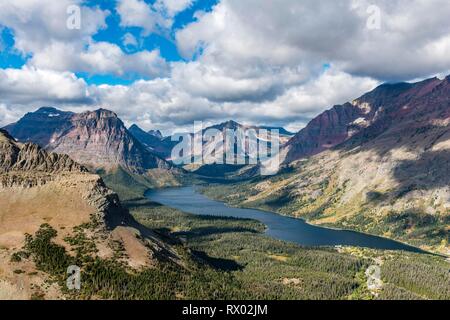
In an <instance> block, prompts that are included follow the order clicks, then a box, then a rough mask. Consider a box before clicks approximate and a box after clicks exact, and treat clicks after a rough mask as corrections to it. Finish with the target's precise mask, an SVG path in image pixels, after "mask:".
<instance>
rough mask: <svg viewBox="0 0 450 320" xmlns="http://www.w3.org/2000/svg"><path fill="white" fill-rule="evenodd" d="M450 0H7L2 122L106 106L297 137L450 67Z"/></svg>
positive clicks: (171, 120) (161, 124)
mask: <svg viewBox="0 0 450 320" xmlns="http://www.w3.org/2000/svg"><path fill="white" fill-rule="evenodd" d="M449 16H450V2H449V1H448V0H335V1H329V0H302V1H299V0H277V1H271V0H145V1H144V0H116V1H111V0H85V1H83V0H20V1H17V0H2V1H1V2H0V126H3V125H6V124H9V123H11V122H14V121H17V120H18V119H19V118H20V117H21V116H23V115H24V114H25V113H26V112H31V111H34V110H36V109H38V108H39V107H41V106H54V107H57V108H60V109H63V110H71V111H75V112H79V111H85V110H94V109H98V108H106V109H110V110H113V111H115V112H116V113H117V114H118V115H119V116H120V117H121V118H122V119H123V120H124V121H125V123H126V124H127V125H131V124H132V123H136V124H138V125H139V126H141V127H142V128H144V129H146V130H150V129H160V130H163V131H164V132H166V133H170V132H171V131H173V130H175V128H187V127H189V126H192V124H193V122H194V121H198V120H202V121H205V122H207V123H217V122H221V121H225V120H229V119H233V120H236V121H239V122H242V123H248V124H250V123H251V124H259V125H274V126H275V125H276V126H284V127H286V128H287V129H289V130H292V131H297V130H299V129H300V128H302V127H303V126H305V124H306V123H307V122H308V121H309V120H310V119H312V118H313V117H314V116H316V115H318V114H319V113H321V112H322V111H324V110H326V109H329V108H330V107H332V106H333V105H336V104H342V103H345V102H347V101H352V100H353V99H355V98H357V97H359V96H360V95H362V94H363V93H365V92H367V91H370V90H372V89H373V88H375V87H376V86H377V85H379V84H381V83H383V82H400V81H415V80H419V79H424V78H428V77H432V76H439V77H443V76H445V75H447V74H450V54H449V52H450V23H448V17H449Z"/></svg>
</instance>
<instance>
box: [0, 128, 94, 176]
mask: <svg viewBox="0 0 450 320" xmlns="http://www.w3.org/2000/svg"><path fill="white" fill-rule="evenodd" d="M14 171H20V172H22V173H24V172H45V173H48V174H52V173H61V172H86V171H87V170H86V169H85V168H84V167H83V166H81V165H79V164H78V163H76V162H75V161H73V160H72V159H71V158H70V157H69V156H67V155H60V154H56V153H48V152H47V151H45V150H43V149H42V148H41V147H39V146H38V145H35V144H32V143H25V144H21V143H18V142H16V141H15V140H14V139H13V137H12V136H10V135H9V133H8V132H6V131H5V130H2V129H0V173H1V172H14Z"/></svg>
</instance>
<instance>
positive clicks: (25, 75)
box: [0, 67, 88, 104]
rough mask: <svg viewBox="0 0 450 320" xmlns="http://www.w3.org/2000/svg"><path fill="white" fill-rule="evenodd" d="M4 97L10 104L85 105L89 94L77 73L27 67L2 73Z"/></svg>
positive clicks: (0, 87) (1, 92)
mask: <svg viewBox="0 0 450 320" xmlns="http://www.w3.org/2000/svg"><path fill="white" fill-rule="evenodd" d="M0 96H1V97H2V101H3V102H7V103H10V104H28V103H36V102H37V101H41V102H43V101H45V102H50V103H67V102H73V103H81V102H86V101H87V99H88V92H87V85H86V82H85V81H84V80H83V79H79V78H77V77H76V76H75V75H74V74H73V73H70V72H63V73H60V72H55V71H52V70H42V69H36V68H29V67H23V68H22V69H0Z"/></svg>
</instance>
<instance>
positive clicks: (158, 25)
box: [117, 0, 193, 35]
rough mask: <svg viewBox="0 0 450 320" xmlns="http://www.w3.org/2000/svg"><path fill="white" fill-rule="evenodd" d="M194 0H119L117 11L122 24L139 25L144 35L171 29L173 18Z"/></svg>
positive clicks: (127, 25)
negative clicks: (154, 0) (147, 0)
mask: <svg viewBox="0 0 450 320" xmlns="http://www.w3.org/2000/svg"><path fill="white" fill-rule="evenodd" d="M192 2H193V0H157V1H156V2H155V3H153V4H148V3H146V2H145V1H143V0H119V2H118V5H117V12H118V13H119V15H120V19H121V25H122V26H124V27H139V28H142V29H143V31H144V35H149V34H150V33H152V32H161V31H165V30H167V29H169V28H170V27H171V26H172V24H173V18H174V17H175V16H176V15H177V14H178V13H179V12H181V11H183V10H185V9H186V8H188V7H189V6H190V5H191V4H192Z"/></svg>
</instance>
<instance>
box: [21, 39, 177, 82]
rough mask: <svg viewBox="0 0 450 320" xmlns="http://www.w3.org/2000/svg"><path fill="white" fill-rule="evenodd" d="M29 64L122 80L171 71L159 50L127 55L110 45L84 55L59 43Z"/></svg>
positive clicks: (96, 45) (94, 47)
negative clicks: (133, 76)
mask: <svg viewBox="0 0 450 320" xmlns="http://www.w3.org/2000/svg"><path fill="white" fill-rule="evenodd" d="M29 64H30V65H33V66H37V67H40V68H45V69H53V70H58V71H65V70H76V71H81V72H87V73H89V74H113V75H116V76H122V77H127V76H128V77H129V76H131V75H140V76H143V77H150V78H152V77H158V76H164V75H166V74H167V72H168V68H169V67H168V65H167V63H166V61H165V60H164V59H163V58H161V55H160V53H159V50H153V51H139V52H136V53H133V54H126V53H124V52H123V51H122V49H120V47H118V46H117V45H116V44H113V43H109V42H96V43H91V44H90V45H88V46H87V48H86V49H85V50H80V51H78V50H77V48H76V47H74V46H73V44H71V43H69V44H67V43H60V42H55V43H52V44H49V45H48V46H47V47H46V48H45V50H43V51H40V52H38V53H36V54H35V55H34V56H33V58H32V59H31V60H30V62H29Z"/></svg>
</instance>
